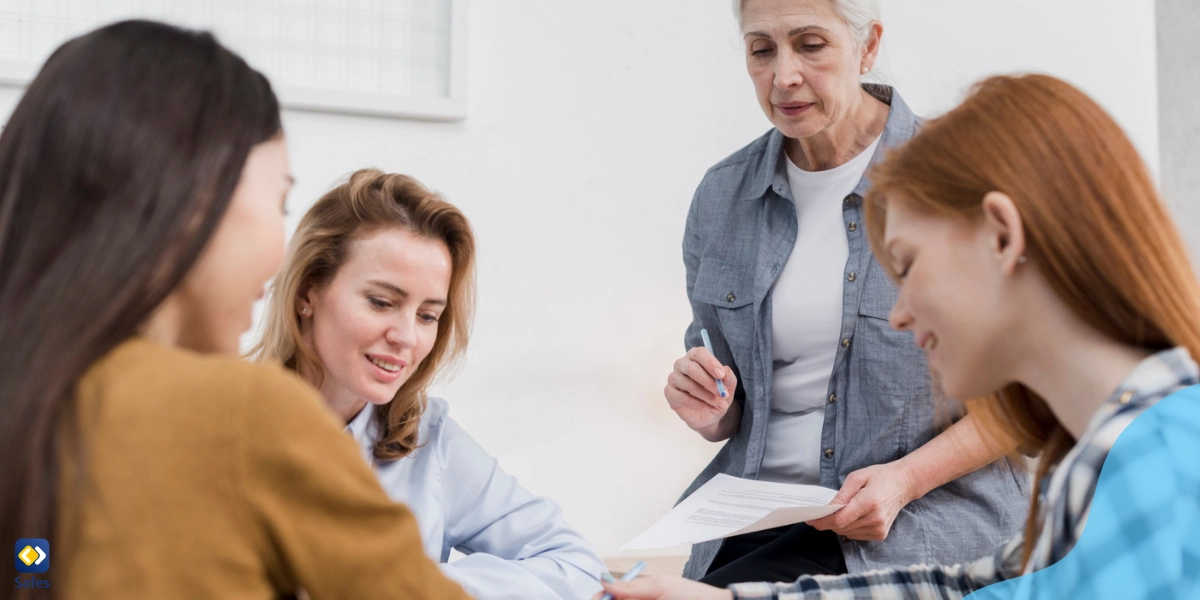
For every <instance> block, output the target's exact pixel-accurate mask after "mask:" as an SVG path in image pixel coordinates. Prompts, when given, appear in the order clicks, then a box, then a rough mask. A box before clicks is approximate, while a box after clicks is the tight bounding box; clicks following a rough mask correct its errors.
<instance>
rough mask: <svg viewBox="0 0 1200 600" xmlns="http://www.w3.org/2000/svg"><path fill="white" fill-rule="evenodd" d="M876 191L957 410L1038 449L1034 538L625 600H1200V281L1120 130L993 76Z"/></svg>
mask: <svg viewBox="0 0 1200 600" xmlns="http://www.w3.org/2000/svg"><path fill="white" fill-rule="evenodd" d="M869 176H870V178H871V181H872V184H873V185H872V188H871V190H870V191H869V192H868V194H867V197H866V206H865V209H866V216H867V219H866V225H867V233H868V237H869V239H870V242H871V249H872V251H873V252H874V253H875V256H876V257H877V258H878V260H879V262H880V263H881V264H882V265H883V266H884V268H885V269H887V271H888V273H889V275H890V276H891V277H892V278H893V279H894V280H895V281H896V282H897V284H898V287H899V296H898V298H897V300H896V302H895V304H894V305H893V306H892V307H891V314H890V322H891V325H892V326H893V327H894V328H896V329H898V330H901V331H907V332H911V333H912V335H913V341H915V343H916V346H917V347H919V348H921V349H922V350H923V351H924V352H925V354H926V356H927V357H928V363H929V366H930V369H931V370H932V371H933V373H934V375H935V379H936V380H937V381H938V382H940V385H941V388H942V389H943V391H944V392H945V393H946V394H947V395H948V396H950V397H953V398H976V400H974V401H972V402H970V403H969V406H968V410H969V411H970V412H971V414H974V415H976V416H977V417H978V418H979V419H980V420H981V422H982V423H984V424H986V425H987V428H986V429H985V431H987V432H988V437H989V438H990V441H991V442H993V443H998V442H1000V441H1002V440H1003V441H1011V440H1015V441H1016V443H1017V444H1018V445H1019V447H1020V448H1023V449H1025V450H1028V451H1040V461H1039V467H1038V472H1037V474H1036V477H1035V478H1034V481H1035V488H1034V490H1035V492H1036V493H1035V495H1034V496H1033V500H1032V504H1031V508H1030V518H1029V520H1028V522H1027V523H1026V527H1025V530H1024V532H1023V533H1022V534H1018V535H1016V536H1014V537H1013V538H1012V539H1011V540H1009V541H1008V542H1007V543H1004V544H1002V545H1000V546H999V547H998V548H996V549H995V551H994V552H993V553H991V554H989V555H987V556H984V557H983V558H980V559H979V560H977V561H975V562H973V563H969V564H955V565H936V564H921V565H914V566H909V567H903V568H892V569H880V570H873V571H868V572H865V573H859V574H853V575H849V576H846V575H842V576H835V575H820V576H808V575H805V576H801V577H799V578H798V579H796V580H795V581H793V582H789V583H772V582H750V583H740V584H733V585H730V586H728V588H727V589H718V588H714V587H709V586H705V585H703V584H699V583H695V582H692V581H688V580H685V579H679V578H669V577H646V578H642V579H639V580H636V581H632V582H627V583H620V584H617V585H611V586H607V587H608V588H609V591H610V592H612V593H613V594H614V595H615V596H616V597H617V598H618V599H638V600H645V599H655V600H671V599H683V598H687V599H689V600H705V599H711V600H718V599H731V598H740V599H780V600H798V599H802V598H823V599H834V598H846V599H850V598H855V599H863V598H947V599H950V598H962V597H964V596H966V595H967V594H970V593H972V592H974V591H977V590H980V589H981V588H984V587H985V586H989V585H992V584H999V585H997V586H996V587H995V588H991V589H989V590H987V592H986V593H984V594H983V597H987V598H993V597H995V598H1011V597H1019V598H1037V599H1039V600H1041V599H1045V600H1049V599H1051V598H1054V599H1057V598H1089V599H1091V598H1175V597H1180V598H1182V597H1196V596H1195V595H1194V594H1195V593H1196V592H1197V591H1198V590H1197V587H1196V586H1197V576H1198V573H1197V569H1196V568H1195V564H1196V557H1197V556H1198V554H1197V552H1198V551H1200V543H1198V542H1197V540H1198V539H1200V518H1198V517H1197V515H1198V513H1200V511H1198V510H1197V506H1198V503H1197V500H1196V498H1197V494H1196V493H1195V492H1196V489H1197V484H1196V482H1197V481H1200V475H1198V474H1200V468H1197V465H1196V460H1195V456H1196V455H1195V450H1194V449H1195V448H1197V447H1200V444H1197V440H1200V418H1197V416H1198V414H1200V405H1197V403H1196V401H1195V400H1196V398H1197V395H1196V394H1195V393H1194V392H1195V390H1196V388H1195V387H1194V386H1196V385H1197V384H1200V370H1198V369H1197V365H1196V362H1195V361H1196V359H1197V358H1200V282H1198V281H1197V278H1196V276H1195V274H1194V273H1195V272H1194V271H1193V269H1192V267H1191V265H1190V264H1189V262H1188V257H1187V252H1186V250H1185V247H1184V245H1183V241H1182V238H1181V237H1180V235H1179V233H1178V232H1177V231H1176V229H1175V226H1174V225H1173V223H1172V221H1171V218H1170V214H1169V211H1168V210H1167V208H1166V206H1165V204H1164V203H1163V201H1162V199H1161V197H1160V196H1159V194H1158V192H1157V190H1156V188H1155V185H1154V181H1153V179H1152V178H1151V176H1150V173H1149V170H1148V169H1147V168H1146V166H1145V164H1144V163H1143V162H1142V161H1141V159H1140V157H1139V155H1138V153H1137V150H1136V149H1135V148H1134V146H1133V144H1132V143H1131V142H1130V141H1129V138H1128V137H1126V136H1125V134H1124V133H1123V132H1122V131H1121V128H1120V126H1119V125H1117V123H1116V122H1115V121H1114V120H1113V119H1112V118H1111V117H1110V116H1109V115H1108V114H1106V113H1105V112H1104V110H1103V109H1102V108H1100V106H1099V105H1097V104H1096V103H1095V102H1094V101H1093V100H1091V99H1090V98H1088V97H1087V96H1086V95H1085V94H1084V93H1082V92H1081V91H1079V90H1077V89H1075V88H1074V87H1072V86H1071V85H1069V84H1067V83H1065V82H1063V81H1061V80H1058V79H1055V78H1053V77H1050V76H1045V75H1028V76H1024V77H1003V76H1002V77H994V78H990V79H988V80H985V81H983V82H981V83H980V84H978V85H977V86H976V87H975V88H974V90H973V91H972V93H971V94H970V96H969V97H968V98H967V99H966V101H965V102H964V103H963V104H962V105H961V106H959V107H958V108H956V109H954V110H953V111H951V112H950V113H948V114H947V115H945V116H943V117H941V118H939V119H936V120H934V121H931V122H930V123H929V124H927V125H926V126H925V127H924V128H923V129H922V130H921V131H920V132H918V133H917V134H916V135H915V136H914V137H913V138H912V139H911V140H910V141H909V142H908V143H907V144H905V145H904V146H902V147H901V148H899V149H897V150H894V151H893V152H891V153H890V154H889V156H888V158H887V159H886V160H885V161H884V162H883V163H882V164H881V165H880V166H878V167H876V168H875V169H873V170H872V171H871V173H870V174H869ZM1181 391H1183V393H1178V392H1181ZM1168 396H1171V398H1169V399H1167V398H1168ZM1164 399H1165V400H1164ZM1160 401H1162V403H1161V405H1159V403H1160ZM1142 415H1144V417H1142V418H1139V417H1141V416H1142ZM1135 420H1136V422H1135ZM1127 428H1128V430H1129V431H1126V429H1127ZM1123 433H1125V434H1129V438H1128V440H1129V443H1128V444H1125V445H1124V446H1123V444H1124V443H1125V442H1126V439H1127V438H1126V437H1124V436H1122V434H1123ZM1119 436H1120V439H1118V437H1119ZM1110 451H1111V453H1110ZM1106 459H1107V462H1106ZM1109 463H1111V464H1109ZM1110 466H1111V467H1112V468H1111V469H1110ZM1102 467H1103V471H1104V474H1103V475H1101V470H1102ZM1147 474H1152V475H1151V476H1149V477H1148V476H1147ZM842 510H845V509H842ZM835 514H836V513H835ZM1089 517H1090V518H1091V520H1092V521H1091V523H1090V524H1089ZM973 518H976V519H979V520H986V519H991V518H994V517H993V515H991V514H989V513H987V512H986V511H979V512H978V514H977V515H975V516H974V517H973ZM1085 526H1086V528H1087V529H1086V531H1085ZM928 533H929V534H930V535H934V536H954V535H958V532H957V531H956V530H955V529H953V528H947V529H945V530H937V531H930V532H928ZM1059 567H1062V568H1059ZM1031 575H1032V577H1031ZM1022 576H1023V577H1022ZM1018 577H1020V579H1017V578H1018Z"/></svg>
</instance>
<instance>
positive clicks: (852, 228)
mask: <svg viewBox="0 0 1200 600" xmlns="http://www.w3.org/2000/svg"><path fill="white" fill-rule="evenodd" d="M850 231H858V223H850Z"/></svg>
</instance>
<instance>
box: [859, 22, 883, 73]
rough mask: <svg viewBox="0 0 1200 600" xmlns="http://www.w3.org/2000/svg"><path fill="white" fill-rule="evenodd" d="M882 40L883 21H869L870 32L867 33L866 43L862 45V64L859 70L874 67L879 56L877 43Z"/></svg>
mask: <svg viewBox="0 0 1200 600" xmlns="http://www.w3.org/2000/svg"><path fill="white" fill-rule="evenodd" d="M882 41H883V23H880V22H879V21H875V22H874V23H871V32H870V33H869V34H868V35H867V43H866V44H865V45H864V46H863V57H862V65H861V66H860V68H859V71H862V70H863V69H871V68H874V67H875V61H876V60H877V59H878V58H879V47H880V46H879V45H880V43H881V42H882Z"/></svg>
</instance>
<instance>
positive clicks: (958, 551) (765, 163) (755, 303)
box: [683, 85, 1029, 579]
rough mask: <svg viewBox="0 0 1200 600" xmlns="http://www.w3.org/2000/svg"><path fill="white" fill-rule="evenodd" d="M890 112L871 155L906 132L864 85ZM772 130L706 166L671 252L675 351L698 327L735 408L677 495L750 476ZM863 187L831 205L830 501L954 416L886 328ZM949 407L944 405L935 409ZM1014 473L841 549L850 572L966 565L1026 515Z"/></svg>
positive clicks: (782, 172) (826, 457)
mask: <svg viewBox="0 0 1200 600" xmlns="http://www.w3.org/2000/svg"><path fill="white" fill-rule="evenodd" d="M864 87H865V89H866V90H867V91H868V92H870V93H871V94H872V95H873V96H875V97H877V98H879V99H880V100H882V101H883V102H885V103H887V104H889V105H891V110H890V112H889V114H888V119H887V125H886V127H885V129H884V132H883V138H882V139H881V140H880V143H879V148H878V150H877V151H876V153H875V156H874V157H872V159H871V162H872V164H874V163H875V162H877V161H879V160H882V158H883V156H884V155H885V153H886V150H887V149H888V148H891V147H894V146H897V145H899V144H902V143H903V142H905V141H906V140H908V139H909V138H910V137H912V136H913V134H914V133H916V130H917V128H918V127H919V125H920V122H919V120H918V119H917V117H916V116H914V115H913V113H912V111H911V110H910V109H909V108H908V106H907V105H905V103H904V101H903V100H902V99H901V98H900V95H899V94H896V93H895V92H894V90H893V89H892V88H891V87H887V86H879V85H867V86H864ZM783 141H784V136H783V134H782V133H781V132H780V131H779V130H778V129H772V130H771V131H770V132H768V133H767V134H766V135H764V136H762V137H761V138H759V139H758V140H755V141H754V142H753V143H751V144H750V145H748V146H746V147H745V148H742V149H741V150H739V151H738V152H736V153H734V154H733V155H732V156H730V157H729V158H726V159H725V160H723V161H721V162H720V163H718V164H717V165H715V166H713V167H712V168H711V169H709V170H708V173H707V174H705V176H704V180H703V181H702V182H701V183H700V187H699V188H698V189H697V190H696V195H695V197H694V198H693V200H692V206H691V210H690V211H689V213H688V220H687V229H686V232H685V234H684V240H683V258H684V263H685V265H686V267H687V293H688V299H689V300H690V301H691V303H692V324H691V325H690V326H689V327H688V329H687V334H686V336H685V345H686V347H687V348H693V347H696V346H700V345H702V342H701V339H700V329H701V328H707V329H708V332H709V334H710V336H711V337H712V344H713V350H714V352H715V353H716V356H717V359H719V360H720V361H721V362H722V363H723V364H725V365H727V366H730V367H731V368H733V369H734V372H735V373H736V374H737V378H738V382H739V385H738V390H737V393H736V395H735V399H736V400H737V401H738V402H740V403H742V411H743V412H742V421H741V426H740V428H739V429H738V431H737V433H736V434H734V436H733V437H732V438H731V439H730V440H729V441H728V442H726V444H725V446H724V447H722V448H721V451H720V452H719V453H718V454H717V456H716V457H715V458H714V459H713V461H712V462H711V463H709V465H708V467H706V468H705V469H704V471H703V472H701V473H700V475H699V477H697V478H696V480H695V481H694V482H693V483H692V485H691V486H690V487H689V488H688V490H687V491H686V492H685V493H684V497H687V495H689V494H691V493H692V492H693V491H695V490H696V488H698V487H700V486H701V485H703V484H704V483H705V482H706V481H708V480H709V479H710V478H712V477H713V476H714V475H716V474H717V473H728V474H730V475H734V476H737V477H747V478H751V479H754V478H757V477H758V471H759V467H760V466H761V465H762V459H763V451H764V448H765V445H766V439H767V420H768V417H769V415H770V408H771V378H772V371H773V367H772V360H771V287H772V286H773V285H774V283H775V279H776V277H777V276H778V275H779V272H780V271H781V270H782V269H783V266H784V264H785V263H786V262H787V260H788V258H789V256H790V255H791V253H792V247H793V246H794V245H795V242H796V231H797V222H796V211H795V207H794V205H793V204H792V200H791V191H790V189H789V187H788V178H787V171H786V167H785V163H784V158H783V157H784V154H783ZM869 186H870V183H869V181H868V180H867V178H866V177H863V179H862V180H861V181H860V182H859V183H858V186H857V187H856V188H855V189H854V192H853V193H852V194H850V195H849V196H847V197H846V198H845V200H844V202H843V204H842V219H843V223H844V225H845V231H846V236H847V238H848V240H849V246H850V256H849V259H848V260H847V261H846V268H845V271H844V273H843V276H844V278H843V290H844V291H843V292H842V306H843V310H842V326H841V333H840V336H839V337H840V339H841V342H840V344H839V345H838V350H837V358H836V359H835V362H834V366H833V373H832V375H831V377H830V380H829V390H828V396H827V397H828V399H829V400H828V401H829V404H828V405H827V406H826V411H825V423H824V425H823V428H822V431H821V448H822V454H821V485H822V486H825V487H828V488H832V489H838V488H840V487H841V485H842V483H843V482H844V481H845V479H846V476H847V475H849V474H850V473H851V472H853V471H856V470H858V469H861V468H863V467H867V466H869V465H876V464H882V463H888V462H892V461H894V460H897V459H899V458H901V457H903V456H905V455H906V454H908V453H909V452H912V451H913V450H916V449H917V448H919V447H921V446H922V445H924V444H925V443H926V442H928V441H929V440H930V439H932V438H933V437H935V436H936V435H937V434H938V433H939V432H940V431H941V429H940V428H939V425H945V424H946V422H947V421H948V420H949V417H951V416H953V415H955V414H961V406H960V405H957V403H953V402H951V401H945V402H946V404H942V405H941V407H940V408H939V407H938V406H937V403H936V402H935V400H934V397H933V394H932V390H931V385H930V379H929V371H928V368H927V367H926V364H925V356H924V354H923V353H922V351H921V350H920V349H919V348H918V347H917V346H916V344H915V343H914V341H913V338H912V334H911V333H908V332H898V331H895V330H894V329H892V328H891V326H889V325H888V321H887V319H888V313H889V312H890V311H891V308H892V304H893V303H894V302H895V300H896V288H895V286H894V285H893V284H892V282H891V280H890V279H889V278H888V276H887V274H886V273H885V272H884V271H883V269H881V268H880V266H879V264H878V263H876V261H875V259H874V258H873V257H872V255H871V250H870V247H869V244H868V242H867V239H866V229H865V228H864V227H863V226H862V215H863V213H862V198H863V195H864V194H865V192H866V190H867V188H868V187H869ZM947 404H949V405H950V406H947ZM1028 494H1029V485H1028V479H1027V475H1026V474H1025V473H1024V472H1023V471H1019V470H1016V471H1014V469H1013V468H1012V465H1010V463H1009V461H1008V460H1007V459H1001V460H1000V461H997V462H996V463H993V464H992V465H989V466H987V467H984V468H983V469H980V470H979V471H976V472H974V473H971V474H969V475H966V476H964V477H962V478H960V479H957V480H955V481H952V482H950V483H948V484H946V485H944V486H942V487H940V488H937V489H935V490H933V491H931V492H929V493H928V494H926V495H925V496H924V497H923V498H921V499H919V500H916V501H914V502H912V503H911V504H909V505H908V506H906V507H905V508H904V509H903V510H901V511H900V514H899V515H897V517H896V520H895V522H894V523H893V525H892V529H891V532H890V533H889V534H888V536H887V539H886V540H883V541H879V542H859V541H854V540H848V539H845V538H841V546H842V552H843V553H844V554H845V557H846V566H847V568H848V569H849V571H850V572H851V573H857V572H862V571H866V570H870V569H874V568H880V567H885V566H899V565H910V564H915V563H930V564H953V563H958V562H966V561H969V560H973V559H975V558H978V557H979V556H982V555H984V554H986V553H987V552H989V551H991V550H992V549H993V548H994V547H996V546H997V545H999V544H1000V543H1001V542H1003V541H1004V540H1006V539H1008V538H1010V537H1012V536H1013V535H1014V534H1016V533H1017V532H1018V531H1019V530H1020V529H1021V527H1022V525H1023V524H1024V520H1025V515H1026V514H1027V510H1028ZM719 548H720V540H717V541H713V542H706V543H703V544H697V545H696V546H693V547H692V556H691V559H690V560H689V561H688V564H687V567H686V568H685V570H684V575H685V576H687V577H689V578H692V579H698V578H700V577H702V576H703V575H704V573H705V572H706V570H707V569H708V565H709V564H710V563H711V562H712V559H713V557H714V556H716V553H717V550H718V549H719Z"/></svg>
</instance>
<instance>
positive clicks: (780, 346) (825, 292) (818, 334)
mask: <svg viewBox="0 0 1200 600" xmlns="http://www.w3.org/2000/svg"><path fill="white" fill-rule="evenodd" d="M878 145H879V139H878V138H876V139H875V141H874V142H872V143H871V145H870V146H868V147H867V149H866V150H863V151H862V153H861V154H859V155H858V156H855V157H854V158H852V159H850V161H849V162H847V163H845V164H843V165H840V166H837V167H835V168H833V169H829V170H827V171H804V170H801V169H800V168H799V167H797V166H796V165H795V164H793V163H792V161H791V159H787V173H788V184H789V185H790V186H791V188H792V202H793V204H795V206H796V220H797V222H798V224H799V230H798V231H797V232H796V245H795V247H793V248H792V254H791V256H790V257H788V261H787V264H786V265H784V267H783V271H781V272H780V273H779V278H778V279H776V280H775V285H774V287H773V288H772V289H771V294H772V301H771V307H772V308H771V311H772V323H771V340H772V341H771V358H772V360H773V363H774V376H773V377H772V382H771V416H770V417H769V420H768V422H767V445H766V450H765V454H764V455H763V462H762V469H761V470H760V471H759V476H758V478H759V479H761V480H764V481H782V482H787V483H807V484H812V485H817V484H819V483H820V481H821V451H822V448H821V428H822V425H823V424H824V421H825V406H826V405H827V403H828V402H829V400H828V396H829V391H828V389H829V376H830V375H831V374H832V373H833V362H834V359H835V358H836V357H837V350H838V343H839V341H840V336H839V333H840V331H841V327H842V292H843V289H842V286H843V284H844V283H845V281H844V279H845V276H844V274H843V272H844V271H845V269H846V261H847V259H848V258H849V255H850V246H849V242H848V240H847V239H846V231H845V228H846V225H845V222H844V221H843V217H842V201H843V200H844V199H845V197H846V196H848V195H850V193H851V192H853V191H854V188H855V187H856V186H858V182H859V180H861V179H862V177H863V174H864V173H865V172H866V170H867V167H868V166H870V164H871V157H872V156H874V154H875V148H876V147H877V146H878ZM785 158H786V155H785Z"/></svg>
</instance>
